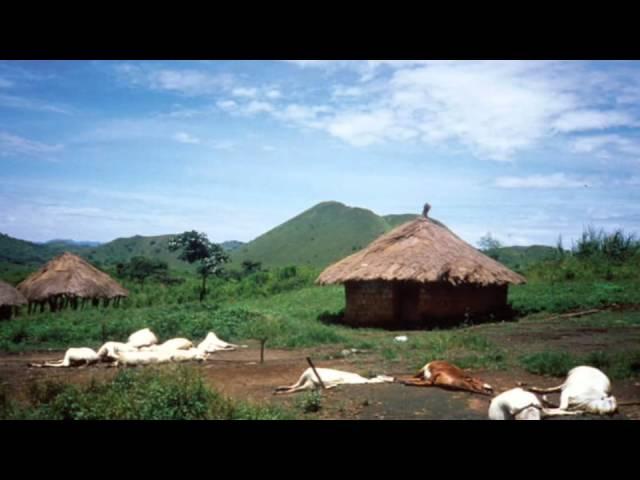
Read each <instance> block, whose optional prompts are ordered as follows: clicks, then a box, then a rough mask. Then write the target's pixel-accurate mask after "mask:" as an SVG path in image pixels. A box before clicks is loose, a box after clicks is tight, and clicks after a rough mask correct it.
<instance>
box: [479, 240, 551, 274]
mask: <svg viewBox="0 0 640 480" xmlns="http://www.w3.org/2000/svg"><path fill="white" fill-rule="evenodd" d="M485 253H486V254H487V255H489V256H490V257H492V258H495V259H496V260H497V261H499V262H500V263H503V264H504V265H506V266H507V267H509V268H511V269H514V270H519V271H523V270H525V269H526V268H527V267H528V266H529V265H531V264H532V263H536V262H539V261H542V260H550V259H553V258H556V255H557V249H556V248H554V247H548V246H545V245H531V246H530V247H519V246H518V247H500V248H495V249H493V250H491V251H489V252H485Z"/></svg>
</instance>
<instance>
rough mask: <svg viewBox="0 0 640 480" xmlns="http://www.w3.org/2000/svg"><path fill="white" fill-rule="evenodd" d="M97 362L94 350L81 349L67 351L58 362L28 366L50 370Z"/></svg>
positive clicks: (97, 358)
mask: <svg viewBox="0 0 640 480" xmlns="http://www.w3.org/2000/svg"><path fill="white" fill-rule="evenodd" d="M99 360H100V359H99V357H98V354H97V353H96V352H95V351H94V350H92V349H90V348H86V347H81V348H70V349H68V350H67V351H66V352H65V354H64V358H63V359H62V360H60V361H58V362H44V363H31V364H29V366H30V367H52V368H60V367H77V366H86V365H90V364H92V363H97V362H98V361H99Z"/></svg>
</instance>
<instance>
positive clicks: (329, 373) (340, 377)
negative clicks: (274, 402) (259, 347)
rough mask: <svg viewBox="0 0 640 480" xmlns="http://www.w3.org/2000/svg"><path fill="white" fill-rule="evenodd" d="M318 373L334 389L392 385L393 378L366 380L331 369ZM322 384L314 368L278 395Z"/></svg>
mask: <svg viewBox="0 0 640 480" xmlns="http://www.w3.org/2000/svg"><path fill="white" fill-rule="evenodd" d="M316 372H317V373H318V375H319V376H320V378H321V379H322V383H324V386H325V387H326V388H334V387H337V386H338V385H343V384H363V383H391V382H393V381H394V378H393V377H388V376H386V375H378V376H377V377H374V378H365V377H362V376H360V375H358V374H356V373H351V372H343V371H341V370H333V369H331V368H316ZM320 386H321V385H320V382H319V381H318V378H317V377H316V375H315V373H314V372H313V369H312V368H307V369H306V370H305V371H304V372H303V373H302V375H301V376H300V378H299V379H298V381H297V382H296V383H294V384H293V385H289V386H282V387H278V388H276V393H295V392H299V391H302V390H310V389H315V388H319V387H320Z"/></svg>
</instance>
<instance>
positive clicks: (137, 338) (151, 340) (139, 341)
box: [127, 328, 158, 348]
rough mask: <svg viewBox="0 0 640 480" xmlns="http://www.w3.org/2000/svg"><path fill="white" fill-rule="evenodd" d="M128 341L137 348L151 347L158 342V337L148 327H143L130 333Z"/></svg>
mask: <svg viewBox="0 0 640 480" xmlns="http://www.w3.org/2000/svg"><path fill="white" fill-rule="evenodd" d="M127 343H128V344H129V345H131V346H132V347H135V348H142V347H150V346H151V345H156V344H157V343H158V337H156V336H155V334H154V333H153V332H152V331H151V330H150V329H148V328H143V329H142V330H138V331H137V332H135V333H132V334H131V335H129V338H128V340H127Z"/></svg>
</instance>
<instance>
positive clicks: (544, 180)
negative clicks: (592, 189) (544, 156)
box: [495, 173, 590, 189]
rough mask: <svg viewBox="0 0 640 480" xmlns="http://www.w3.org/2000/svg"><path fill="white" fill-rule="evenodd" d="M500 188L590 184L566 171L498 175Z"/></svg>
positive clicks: (497, 183)
mask: <svg viewBox="0 0 640 480" xmlns="http://www.w3.org/2000/svg"><path fill="white" fill-rule="evenodd" d="M495 186H496V187H498V188H540V189H546V188H550V189H551V188H553V189H556V188H580V187H585V186H590V184H589V183H588V182H586V181H585V180H580V179H575V178H574V179H572V178H569V177H567V176H566V175H565V174H564V173H554V174H552V175H531V176H528V177H498V178H497V179H496V181H495Z"/></svg>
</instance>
